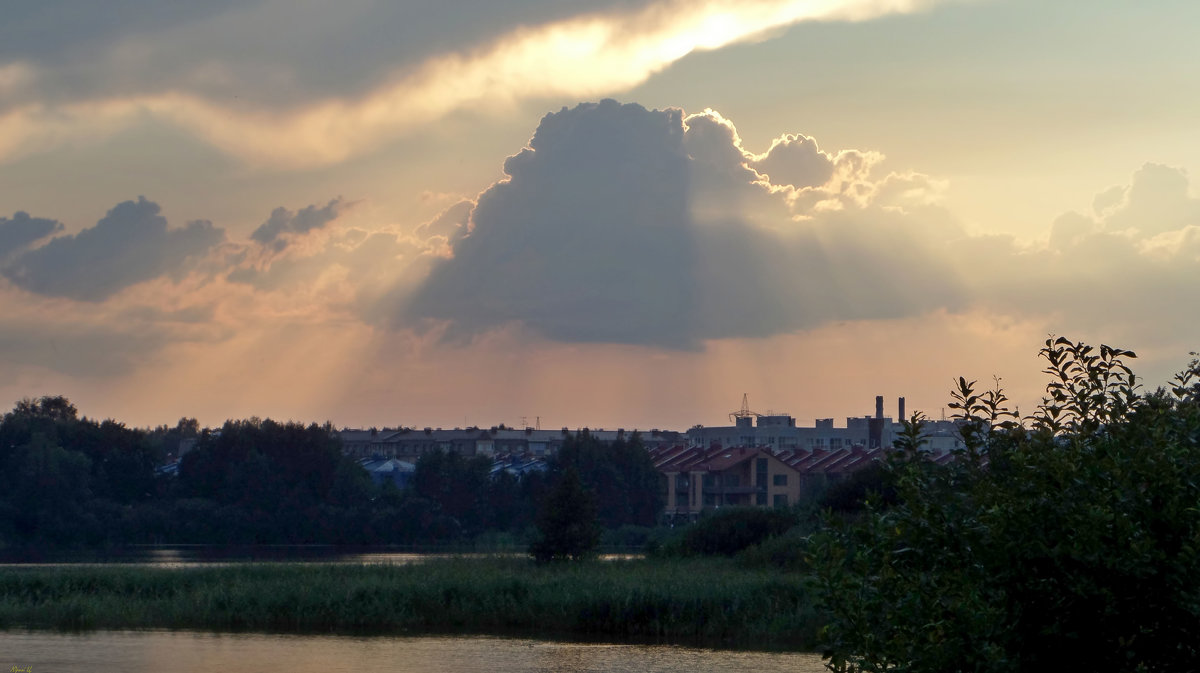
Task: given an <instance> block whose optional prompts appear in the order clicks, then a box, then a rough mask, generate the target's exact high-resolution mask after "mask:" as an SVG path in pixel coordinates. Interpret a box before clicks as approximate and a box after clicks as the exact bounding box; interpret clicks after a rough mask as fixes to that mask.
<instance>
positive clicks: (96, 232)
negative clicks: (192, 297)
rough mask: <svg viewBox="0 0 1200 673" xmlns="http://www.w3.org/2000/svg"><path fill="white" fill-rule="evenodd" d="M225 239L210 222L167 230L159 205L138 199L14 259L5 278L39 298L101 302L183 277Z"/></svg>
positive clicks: (1, 270)
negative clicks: (129, 290)
mask: <svg viewBox="0 0 1200 673" xmlns="http://www.w3.org/2000/svg"><path fill="white" fill-rule="evenodd" d="M224 236H225V234H224V230H222V229H219V228H216V227H213V225H212V223H210V222H206V221H194V222H189V223H188V224H187V225H186V226H184V227H182V228H177V229H168V228H167V220H166V218H164V217H162V216H161V215H159V207H158V204H156V203H154V202H152V201H147V200H146V199H145V198H144V197H138V200H137V201H126V202H124V203H121V204H118V205H117V206H116V207H114V208H113V209H112V210H110V211H108V214H107V215H106V216H105V217H104V218H103V219H101V220H100V221H99V222H97V223H96V226H94V227H91V228H88V229H84V230H83V231H81V232H79V233H78V234H74V235H67V236H59V237H57V238H54V239H52V240H51V241H50V242H49V243H47V244H45V245H43V246H41V247H39V248H36V249H33V250H29V251H26V252H24V253H22V254H20V255H18V256H16V257H14V258H12V259H11V260H10V261H9V262H8V263H6V264H5V265H4V266H3V267H2V268H0V274H3V275H4V276H5V277H6V278H8V279H9V280H10V281H11V282H12V283H13V284H15V285H17V286H19V287H21V288H23V289H25V290H29V291H31V292H35V293H37V294H42V295H47V296H53V297H67V298H70V299H76V300H81V301H102V300H104V299H106V298H108V297H110V296H112V295H113V294H116V293H117V292H120V291H121V290H123V289H125V288H127V287H129V286H131V285H135V284H137V283H140V282H143V281H147V280H150V279H152V278H157V277H159V276H164V275H172V276H178V275H179V274H180V273H181V272H182V271H184V270H185V269H186V268H187V266H188V264H189V263H191V262H193V261H195V260H196V259H197V258H198V257H200V256H202V255H204V254H205V253H207V252H208V251H209V250H210V249H211V248H213V246H215V245H217V244H218V243H220V242H221V241H222V240H223V239H224Z"/></svg>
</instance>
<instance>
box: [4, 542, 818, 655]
mask: <svg viewBox="0 0 1200 673" xmlns="http://www.w3.org/2000/svg"><path fill="white" fill-rule="evenodd" d="M820 621H821V620H820V619H818V617H817V615H816V613H815V612H814V610H813V608H812V606H811V604H810V603H809V600H808V592H807V591H806V590H805V587H804V581H803V577H802V576H801V575H797V574H793V573H781V572H778V571H776V570H774V569H770V568H747V567H745V566H743V565H739V564H738V563H737V562H736V561H734V560H730V559H724V558H720V559H717V558H699V559H695V558H694V559H655V560H652V561H651V560H638V561H586V562H577V563H560V564H549V565H535V564H534V563H533V562H532V561H530V560H528V559H521V558H484V559H450V560H445V561H438V562H436V563H426V564H419V565H407V566H387V565H376V566H354V565H310V564H252V565H237V566H228V567H219V568H195V569H155V568H144V567H113V566H83V567H80V566H76V567H54V568H18V569H10V570H4V571H2V572H0V628H14V627H26V628H52V629H141V628H167V629H212V630H221V631H238V630H251V631H268V632H302V633H303V632H340V633H389V634H396V633H488V634H511V635H522V636H536V637H564V638H580V639H606V640H618V641H625V640H648V641H657V642H670V643H678V644H695V645H705V646H728V647H752V648H755V649H795V650H804V649H812V648H813V647H814V646H815V637H816V631H817V629H818V627H819V624H820Z"/></svg>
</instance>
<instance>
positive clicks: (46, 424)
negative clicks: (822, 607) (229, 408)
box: [0, 397, 662, 549]
mask: <svg viewBox="0 0 1200 673" xmlns="http://www.w3.org/2000/svg"><path fill="white" fill-rule="evenodd" d="M181 440H191V441H194V448H192V450H190V451H188V452H187V453H186V454H185V455H184V456H183V458H182V460H180V461H179V465H178V471H177V474H171V473H170V472H168V471H165V470H162V469H160V468H161V467H162V466H163V465H164V464H165V463H166V462H167V461H168V460H169V459H170V458H171V457H172V454H173V453H174V452H175V451H176V450H177V449H178V447H179V445H180V442H181ZM546 467H547V469H546V470H545V471H542V472H538V471H534V472H529V473H526V474H524V475H522V476H520V477H517V476H515V475H513V474H510V473H508V472H505V471H499V472H497V473H496V474H495V475H493V474H491V471H492V460H491V459H489V458H485V457H466V456H460V455H458V454H455V453H446V452H440V451H433V452H430V453H427V454H425V455H423V456H421V457H420V459H419V460H418V461H417V464H416V472H415V473H414V475H413V478H412V481H411V486H410V487H409V488H407V489H405V490H400V489H398V488H397V487H396V486H395V485H393V484H392V483H391V482H387V481H385V482H384V483H382V484H376V483H374V482H373V481H372V479H371V478H370V475H369V474H368V473H367V472H366V470H364V469H363V467H362V466H361V465H360V464H359V463H358V462H357V461H355V460H354V459H352V458H349V457H347V456H344V455H343V454H342V451H341V442H340V440H339V439H338V438H337V436H336V434H335V433H334V431H333V428H332V427H331V426H330V425H328V424H326V425H318V424H310V425H303V424H299V423H292V422H288V423H281V422H277V421H273V420H270V419H267V420H262V419H258V418H250V419H246V420H231V421H228V422H226V423H225V424H224V425H223V426H221V427H220V428H219V429H201V428H200V426H199V424H198V423H197V422H196V421H195V420H194V419H187V418H185V419H181V420H180V421H179V422H178V423H177V424H176V425H175V426H174V427H169V426H165V425H164V426H159V427H157V428H153V429H139V428H130V427H127V426H126V425H125V424H123V423H120V422H118V421H115V420H104V421H96V420H92V419H88V418H86V417H81V416H80V415H79V414H78V411H77V409H76V408H75V406H74V405H72V404H71V403H70V401H69V400H67V399H66V398H63V397H42V398H40V399H34V400H31V399H26V400H22V401H20V402H18V403H17V404H16V405H15V407H14V408H13V409H12V411H10V412H8V413H6V414H4V416H3V418H2V419H0V469H3V471H4V474H5V475H7V476H8V477H9V478H8V480H7V485H6V488H4V489H3V490H2V491H0V548H9V549H21V548H34V549H36V548H71V547H89V548H97V547H114V546H121V545H129V544H217V545H248V544H338V545H373V544H414V545H420V544H439V543H459V542H469V541H472V540H477V539H479V538H481V537H487V536H492V537H496V538H504V539H509V540H511V541H513V543H515V544H524V542H526V541H529V540H531V539H533V538H534V537H536V533H535V525H536V523H537V517H538V512H539V508H540V507H541V505H542V503H543V501H544V500H545V498H546V496H547V494H548V493H549V492H550V491H551V489H552V488H554V487H555V486H556V485H557V484H558V483H559V482H560V481H561V480H562V478H563V474H564V472H565V471H566V470H567V468H568V467H569V468H570V469H571V470H574V471H575V472H576V473H577V474H578V475H579V478H580V479H581V480H582V483H583V485H584V487H585V488H586V489H587V492H588V493H589V497H591V498H592V499H593V500H594V503H595V508H596V512H597V521H598V524H599V525H600V526H602V527H605V528H611V529H616V528H620V527H623V526H624V527H629V526H637V527H648V526H653V525H654V524H655V521H656V519H657V516H658V513H659V511H660V510H661V508H662V501H661V498H662V496H661V493H660V487H659V482H658V473H657V472H656V471H655V470H654V466H653V464H652V463H651V462H650V459H649V455H648V454H647V452H646V450H645V447H644V446H643V445H642V443H641V439H640V437H638V436H637V435H636V434H635V435H633V436H632V437H631V438H629V439H621V440H617V441H616V442H612V443H603V442H600V441H598V440H597V439H595V438H594V437H592V436H591V435H589V434H587V433H586V431H585V432H581V433H579V434H578V435H575V436H572V437H569V438H568V439H567V440H566V441H565V442H564V446H563V448H562V450H561V451H560V452H559V453H558V454H557V455H555V456H552V457H550V458H549V459H548V460H547V466H546Z"/></svg>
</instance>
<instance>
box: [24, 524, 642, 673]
mask: <svg viewBox="0 0 1200 673" xmlns="http://www.w3.org/2000/svg"><path fill="white" fill-rule="evenodd" d="M526 555H527V554H526V553H525V552H524V551H523V550H515V549H514V550H505V551H499V552H487V553H484V552H470V551H461V550H447V551H437V550H432V549H428V548H426V549H420V550H411V549H400V548H396V547H338V546H333V545H253V546H234V547H223V546H217V545H165V546H134V547H124V548H120V549H114V550H108V551H104V552H97V551H86V552H75V553H71V552H48V553H39V552H28V551H27V552H11V551H9V552H6V553H0V566H55V565H85V564H96V565H111V564H120V565H140V566H154V567H160V568H192V567H197V566H212V565H226V564H230V563H255V562H273V563H280V562H282V563H348V564H377V563H379V564H387V563H392V564H411V563H426V562H428V561H433V560H437V559H445V558H469V557H472V556H515V557H524V556H526ZM641 556H642V555H641V554H634V553H610V554H600V555H599V558H600V559H601V560H617V559H631V558H639V557H641ZM3 670H4V669H3V668H0V673H2V672H3Z"/></svg>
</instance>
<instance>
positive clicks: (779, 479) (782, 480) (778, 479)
mask: <svg viewBox="0 0 1200 673" xmlns="http://www.w3.org/2000/svg"><path fill="white" fill-rule="evenodd" d="M773 483H774V484H775V485H776V486H787V475H786V474H777V475H775V477H774V479H773Z"/></svg>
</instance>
